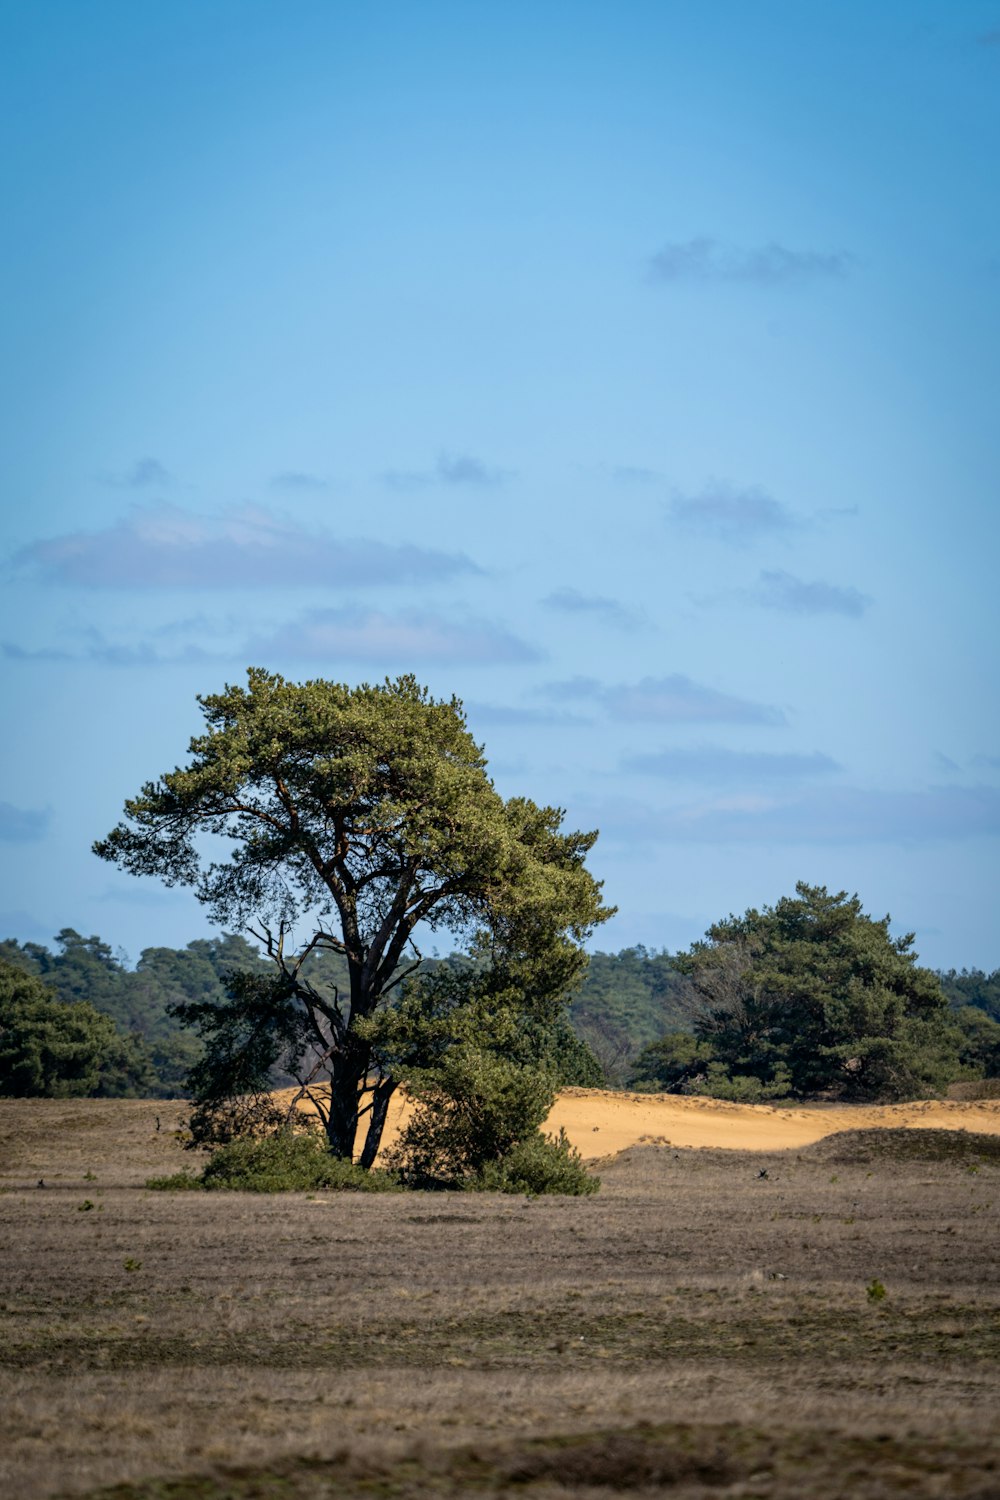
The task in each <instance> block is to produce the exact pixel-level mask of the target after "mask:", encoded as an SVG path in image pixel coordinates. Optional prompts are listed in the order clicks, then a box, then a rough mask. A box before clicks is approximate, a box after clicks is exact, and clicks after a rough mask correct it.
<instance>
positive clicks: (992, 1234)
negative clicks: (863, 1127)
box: [0, 1100, 1000, 1500]
mask: <svg viewBox="0 0 1000 1500" xmlns="http://www.w3.org/2000/svg"><path fill="white" fill-rule="evenodd" d="M691 1107H692V1109H693V1110H696V1111H698V1112H704V1111H705V1110H709V1109H711V1108H713V1106H711V1105H709V1104H706V1103H703V1102H701V1101H697V1102H695V1103H693V1104H692V1106H691ZM156 1108H157V1106H156V1105H155V1104H144V1103H141V1102H135V1103H132V1102H129V1101H102V1100H92V1101H87V1100H83V1101H77V1100H64V1101H58V1100H41V1101H37V1102H35V1101H0V1164H2V1165H0V1186H3V1187H5V1188H6V1189H7V1191H6V1192H5V1194H4V1197H3V1204H4V1209H3V1229H2V1234H3V1247H2V1249H3V1253H2V1256H0V1351H2V1352H0V1399H3V1401H4V1409H5V1444H4V1447H3V1450H2V1451H0V1488H3V1489H4V1491H5V1492H9V1493H13V1494H17V1495H19V1496H20V1497H21V1500H44V1497H47V1496H54V1495H63V1494H65V1493H67V1492H68V1491H69V1490H70V1489H72V1490H73V1491H74V1492H76V1493H80V1492H85V1493H91V1492H93V1491H94V1490H96V1489H97V1487H98V1486H100V1485H102V1484H103V1485H118V1486H120V1488H119V1490H118V1494H119V1495H120V1496H121V1497H123V1500H124V1497H128V1496H131V1497H134V1500H154V1497H156V1500H162V1497H163V1496H165V1495H173V1496H175V1497H176V1500H205V1497H211V1500H224V1497H233V1496H241V1497H245V1500H251V1496H253V1495H272V1494H273V1495H278V1494H280V1495H283V1496H286V1497H291V1500H315V1497H317V1496H322V1495H325V1494H327V1493H329V1494H330V1495H331V1497H332V1495H333V1494H337V1495H340V1496H347V1497H350V1500H355V1497H357V1500H360V1497H361V1496H362V1495H371V1494H383V1495H387V1496H392V1495H399V1496H400V1497H403V1496H413V1497H418V1496H422V1495H427V1496H430V1495H434V1494H438V1495H439V1494H441V1493H445V1494H448V1493H453V1494H456V1495H457V1494H469V1493H472V1492H476V1491H479V1490H481V1491H482V1492H483V1493H487V1494H499V1495H503V1494H505V1493H507V1492H508V1491H509V1492H510V1494H511V1495H513V1494H515V1493H516V1494H521V1495H530V1494H533V1493H535V1492H537V1493H538V1494H539V1496H542V1495H545V1494H553V1495H558V1494H566V1493H579V1492H580V1490H581V1489H584V1488H587V1487H591V1488H594V1489H595V1490H603V1491H611V1490H614V1491H615V1492H616V1493H619V1494H633V1493H634V1494H639V1493H643V1494H650V1493H653V1494H655V1493H660V1492H664V1491H665V1492H667V1493H670V1494H671V1495H676V1496H679V1497H681V1496H690V1497H691V1500H694V1497H695V1496H704V1495H708V1494H711V1493H713V1492H714V1491H715V1490H717V1489H721V1490H722V1491H723V1492H724V1491H725V1488H726V1487H727V1486H728V1487H729V1488H730V1489H731V1488H732V1487H733V1486H736V1487H739V1486H743V1487H744V1488H746V1489H747V1492H748V1493H759V1492H764V1493H766V1494H767V1495H768V1497H769V1500H798V1497H800V1496H801V1495H803V1494H808V1495H810V1496H819V1497H821V1500H839V1497H840V1496H842V1495H843V1494H844V1493H845V1486H846V1487H847V1489H848V1490H849V1492H850V1493H851V1494H852V1495H855V1494H856V1495H859V1496H866V1495H870V1496H871V1497H872V1500H874V1497H875V1496H878V1497H879V1500H887V1497H895V1496H902V1495H904V1494H905V1495H907V1496H908V1497H910V1500H931V1497H935V1496H937V1495H939V1494H940V1493H941V1492H942V1490H943V1488H947V1490H948V1493H949V1494H950V1495H952V1496H955V1497H971V1496H972V1495H978V1496H980V1497H981V1496H984V1495H987V1494H990V1493H991V1486H994V1487H995V1476H996V1473H997V1472H998V1469H1000V1442H998V1440H997V1439H996V1437H995V1436H994V1435H993V1425H992V1416H993V1414H994V1412H995V1409H996V1403H997V1399H998V1395H1000V1385H998V1376H997V1371H998V1369H1000V1296H998V1293H997V1289H996V1284H995V1278H994V1276H993V1268H994V1267H995V1254H996V1248H995V1247H996V1238H997V1230H998V1224H997V1214H998V1211H1000V1208H998V1204H1000V1158H998V1155H997V1153H996V1150H995V1149H994V1150H993V1151H992V1153H991V1151H990V1149H989V1147H984V1142H989V1143H990V1146H992V1147H994V1148H995V1147H996V1146H997V1144H998V1138H997V1137H992V1136H991V1137H982V1136H977V1135H975V1134H973V1133H972V1132H969V1133H968V1134H966V1133H963V1132H960V1131H940V1132H938V1131H935V1130H900V1131H889V1130H886V1131H879V1132H857V1133H854V1132H851V1133H848V1134H847V1135H844V1136H841V1137H840V1138H839V1139H838V1138H830V1139H828V1140H824V1141H821V1142H818V1143H817V1144H816V1145H814V1146H810V1147H807V1148H804V1149H802V1150H799V1151H791V1152H784V1153H780V1152H779V1153H772V1154H767V1153H761V1152H760V1151H755V1152H754V1153H753V1154H752V1156H751V1155H748V1154H746V1153H743V1152H740V1151H729V1152H726V1151H716V1150H683V1149H679V1148H676V1147H670V1146H666V1145H659V1146H656V1145H649V1146H637V1147H633V1148H630V1149H629V1150H627V1151H625V1152H623V1153H622V1154H621V1155H619V1156H618V1157H617V1158H615V1159H614V1160H613V1161H607V1162H603V1163H602V1164H601V1167H600V1172H601V1177H602V1179H603V1188H602V1192H601V1193H600V1194H599V1195H598V1196H597V1197H593V1196H588V1197H584V1198H573V1197H549V1196H543V1197H539V1198H536V1199H533V1201H531V1202H530V1203H528V1202H526V1201H525V1199H523V1198H520V1199H519V1198H517V1197H513V1196H510V1195H506V1194H503V1193H499V1192H486V1193H476V1194H465V1193H462V1194H447V1193H436V1194H429V1193H406V1194H400V1193H396V1194H393V1193H389V1194H378V1193H376V1194H364V1195H357V1194H343V1193H337V1192H335V1191H330V1192H327V1191H325V1190H324V1189H322V1188H321V1189H318V1190H309V1191H300V1192H298V1193H295V1194H293V1195H291V1196H282V1197H276V1196H273V1195H269V1194H267V1193H260V1192H241V1191H233V1192H228V1193H220V1192H212V1193H209V1192H205V1191H203V1190H202V1191H198V1192H178V1193H153V1192H147V1191H146V1190H145V1188H144V1184H145V1181H146V1179H147V1178H148V1177H150V1175H151V1174H152V1173H153V1172H157V1171H159V1172H160V1173H162V1174H164V1175H168V1174H170V1172H171V1171H172V1170H173V1169H176V1167H177V1166H178V1165H179V1164H180V1163H181V1162H183V1160H184V1156H183V1152H182V1147H181V1145H180V1143H178V1142H177V1141H175V1140H174V1139H173V1138H172V1135H171V1134H170V1133H168V1132H167V1131H164V1130H161V1131H159V1132H157V1131H156V1130H155V1111H156ZM721 1109H722V1111H723V1114H724V1115H725V1112H726V1111H728V1110H730V1109H731V1106H722V1107H721ZM887 1137H898V1138H899V1139H900V1141H901V1142H902V1143H903V1147H904V1149H902V1150H901V1151H900V1152H899V1153H898V1154H897V1155H892V1154H890V1153H887V1152H883V1151H882V1150H881V1143H882V1142H884V1139H885V1138H887ZM596 1139H597V1138H596V1137H595V1142H596ZM873 1147H874V1148H877V1149H873ZM92 1162H98V1163H99V1164H100V1171H99V1176H100V1193H101V1198H100V1204H101V1206H102V1207H103V1209H104V1212H103V1213H100V1214H99V1213H97V1212H86V1213H77V1212H75V1210H76V1207H77V1205H78V1204H79V1203H80V1202H81V1199H82V1196H83V1195H82V1192H81V1188H82V1185H83V1182H84V1174H85V1173H86V1172H87V1171H88V1170H91V1165H90V1164H91V1163H92ZM970 1165H976V1166H977V1167H978V1171H977V1172H976V1173H975V1175H970V1174H969V1170H968V1168H969V1166H970ZM762 1173H766V1178H762ZM831 1178H835V1179H836V1180H835V1181H832V1180H831ZM40 1179H43V1180H44V1182H45V1190H40V1188H39V1187H38V1185H37V1184H38V1182H39V1180H40ZM369 1180H370V1179H369ZM765 1203H766V1209H765V1208H764V1204H765ZM373 1244H378V1246H379V1255H378V1256H377V1257H373V1256H372V1255H371V1253H370V1247H371V1246H372V1245H373ZM130 1264H134V1265H135V1269H133V1270H131V1271H130V1270H129V1266H130ZM873 1273H877V1274H873ZM875 1281H878V1282H880V1283H881V1284H882V1285H883V1286H884V1287H885V1288H886V1289H887V1295H886V1297H885V1298H884V1299H872V1300H869V1297H868V1293H867V1288H868V1287H869V1286H871V1285H872V1284H873V1282H875ZM667 1401H668V1402H669V1407H670V1417H671V1420H670V1422H669V1423H666V1424H665V1423H664V1420H663V1416H664V1404H665V1402H667ZM764 1472H766V1473H767V1474H768V1475H769V1476H770V1477H769V1479H768V1480H767V1485H766V1487H765V1481H764V1480H763V1479H761V1478H760V1477H759V1476H760V1475H761V1474H763V1473H764ZM151 1476H153V1477H151ZM713 1476H714V1477H713ZM753 1476H758V1477H757V1478H754V1477H753Z"/></svg>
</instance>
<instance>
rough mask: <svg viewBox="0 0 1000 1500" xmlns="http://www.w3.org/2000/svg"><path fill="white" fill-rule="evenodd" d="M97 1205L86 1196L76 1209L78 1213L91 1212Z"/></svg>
mask: <svg viewBox="0 0 1000 1500" xmlns="http://www.w3.org/2000/svg"><path fill="white" fill-rule="evenodd" d="M95 1206H96V1205H95V1204H94V1203H92V1202H91V1200H90V1199H89V1198H84V1200H83V1202H82V1203H78V1204H77V1205H76V1211H77V1213H78V1214H89V1213H90V1210H91V1209H92V1208H94V1207H95Z"/></svg>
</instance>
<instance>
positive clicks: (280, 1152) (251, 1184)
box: [146, 1132, 399, 1193]
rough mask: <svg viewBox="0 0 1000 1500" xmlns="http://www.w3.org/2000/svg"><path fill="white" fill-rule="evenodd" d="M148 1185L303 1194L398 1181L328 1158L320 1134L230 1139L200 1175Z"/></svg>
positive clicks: (380, 1187)
mask: <svg viewBox="0 0 1000 1500" xmlns="http://www.w3.org/2000/svg"><path fill="white" fill-rule="evenodd" d="M146 1186H147V1187H149V1188H153V1189H158V1190H160V1191H161V1192H184V1191H189V1190H191V1189H205V1190H206V1191H208V1192H235V1193H306V1192H316V1191H318V1190H322V1189H327V1190H332V1191H353V1192H358V1193H389V1192H395V1191H398V1189H399V1183H398V1182H397V1181H396V1179H395V1177H393V1176H392V1175H391V1173H389V1172H380V1171H371V1172H366V1171H365V1170H364V1168H363V1167H359V1166H356V1165H355V1164H354V1163H353V1162H349V1161H343V1160H341V1159H340V1158H339V1157H336V1156H331V1155H330V1153H329V1151H328V1150H327V1149H326V1146H325V1144H324V1142H323V1140H322V1138H321V1137H320V1136H318V1135H313V1134H304V1135H292V1134H290V1133H288V1132H282V1133H281V1134H279V1135H272V1136H265V1137H262V1138H260V1139H257V1140H237V1141H230V1142H229V1144H228V1145H225V1146H219V1147H218V1149H217V1150H216V1151H214V1152H213V1153H212V1157H211V1160H210V1161H209V1163H208V1165H207V1166H206V1167H205V1170H204V1171H203V1172H202V1174H201V1176H200V1177H191V1176H189V1175H188V1174H187V1173H186V1172H177V1173H175V1174H174V1175H173V1176H172V1177H151V1178H150V1179H149V1181H148V1182H147V1183H146Z"/></svg>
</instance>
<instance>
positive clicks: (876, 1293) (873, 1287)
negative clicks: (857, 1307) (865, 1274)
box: [865, 1279, 887, 1302]
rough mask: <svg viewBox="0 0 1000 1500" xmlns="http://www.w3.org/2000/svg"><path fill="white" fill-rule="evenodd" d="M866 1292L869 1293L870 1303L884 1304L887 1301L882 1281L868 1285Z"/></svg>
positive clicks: (871, 1282)
mask: <svg viewBox="0 0 1000 1500" xmlns="http://www.w3.org/2000/svg"><path fill="white" fill-rule="evenodd" d="M865 1292H866V1293H867V1296H868V1301H869V1302H882V1301H884V1300H885V1297H886V1295H887V1293H886V1290H885V1287H884V1286H883V1285H882V1283H881V1281H879V1280H877V1279H876V1280H875V1281H869V1283H868V1285H867V1286H866V1287H865Z"/></svg>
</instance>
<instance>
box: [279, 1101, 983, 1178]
mask: <svg viewBox="0 0 1000 1500" xmlns="http://www.w3.org/2000/svg"><path fill="white" fill-rule="evenodd" d="M283 1097H284V1098H286V1099H290V1098H291V1091H290V1090H286V1091H285V1092H284V1095H283ZM407 1109H408V1106H407V1103H406V1100H405V1099H402V1098H400V1097H399V1096H398V1095H397V1097H396V1098H395V1099H394V1100H393V1103H392V1106H391V1108H390V1111H389V1119H388V1122H387V1124H386V1130H385V1137H384V1145H383V1150H385V1149H386V1148H387V1147H389V1146H391V1144H392V1142H393V1141H394V1140H395V1138H396V1136H397V1134H398V1132H399V1129H400V1125H401V1123H402V1121H403V1120H405V1118H406V1113H407ZM894 1126H895V1127H908V1128H909V1129H911V1130H912V1129H937V1130H973V1131H982V1132H984V1133H986V1134H989V1135H1000V1100H992V1099H991V1100H981V1101H977V1102H975V1103H959V1102H957V1101H954V1100H950V1099H949V1100H938V1099H932V1100H920V1101H918V1102H916V1103H913V1104H882V1105H856V1104H814V1105H803V1106H799V1107H794V1108H786V1107H778V1106H775V1105H770V1104H729V1103H726V1102H725V1101H723V1100H721V1099H696V1098H682V1097H680V1096H678V1095H676V1094H627V1093H612V1092H610V1091H609V1090H605V1089H564V1090H563V1092H562V1093H561V1094H560V1095H559V1097H558V1099H557V1100H556V1103H555V1106H554V1108H553V1110H552V1113H551V1114H550V1115H549V1118H548V1121H547V1122H546V1126H545V1129H546V1130H549V1131H557V1130H559V1129H560V1128H561V1129H563V1130H565V1131H566V1134H567V1135H568V1137H569V1139H570V1141H571V1142H572V1144H573V1145H574V1146H575V1147H576V1148H577V1150H578V1151H579V1152H580V1153H581V1155H582V1156H584V1157H585V1158H586V1159H587V1160H588V1161H592V1160H595V1159H596V1158H598V1157H605V1156H614V1155H616V1154H617V1153H618V1152H619V1151H624V1150H625V1149H626V1148H627V1147H629V1146H635V1145H637V1144H638V1143H639V1142H642V1141H669V1143H670V1144H671V1145H673V1146H711V1147H715V1148H717V1149H722V1150H729V1151H784V1150H793V1149H795V1148H796V1147H800V1146H808V1145H810V1144H811V1143H812V1142H813V1141H818V1140H821V1139H822V1138H823V1137H824V1136H827V1135H834V1134H835V1133H836V1132H837V1131H839V1130H870V1129H875V1128H883V1129H884V1128H892V1127H894Z"/></svg>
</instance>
